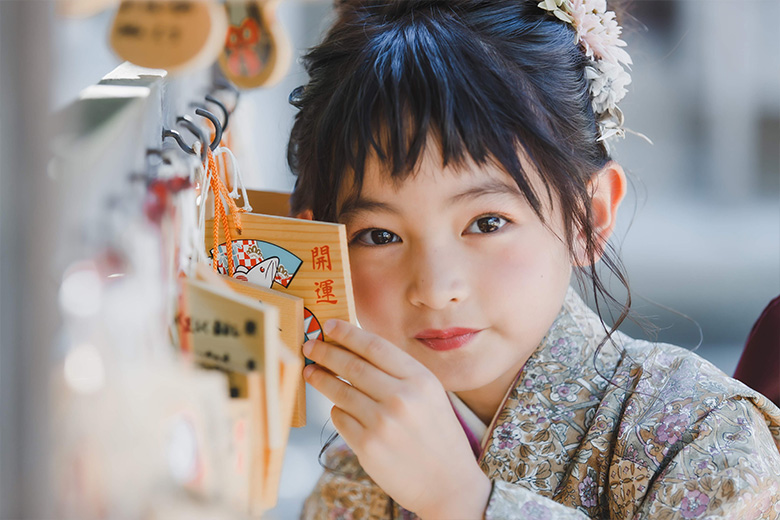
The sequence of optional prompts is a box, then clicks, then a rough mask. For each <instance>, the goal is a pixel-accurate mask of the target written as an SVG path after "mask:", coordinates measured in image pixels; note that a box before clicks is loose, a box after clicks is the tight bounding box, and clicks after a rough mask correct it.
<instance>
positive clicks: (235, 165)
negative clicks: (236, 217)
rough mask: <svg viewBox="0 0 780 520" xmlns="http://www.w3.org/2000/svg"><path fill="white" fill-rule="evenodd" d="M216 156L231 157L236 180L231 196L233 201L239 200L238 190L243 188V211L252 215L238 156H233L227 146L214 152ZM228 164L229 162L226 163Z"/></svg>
mask: <svg viewBox="0 0 780 520" xmlns="http://www.w3.org/2000/svg"><path fill="white" fill-rule="evenodd" d="M214 153H215V154H217V155H220V154H225V155H229V156H230V170H231V171H232V173H233V178H234V179H235V182H234V183H233V190H232V191H231V192H230V196H231V197H232V198H233V199H237V198H238V197H239V195H238V189H239V187H240V188H241V196H242V197H243V199H244V205H243V206H242V208H241V209H243V210H244V211H246V212H248V213H251V212H252V206H251V205H250V204H249V197H248V196H247V194H246V187H245V186H244V179H243V178H242V177H241V170H240V169H239V167H238V161H237V160H236V156H235V155H233V152H232V151H231V150H230V148H227V147H225V146H220V147H219V148H217V149H216V150H215V151H214ZM225 162H226V163H227V161H225Z"/></svg>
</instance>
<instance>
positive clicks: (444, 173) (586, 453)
mask: <svg viewBox="0 0 780 520" xmlns="http://www.w3.org/2000/svg"><path fill="white" fill-rule="evenodd" d="M619 35H620V27H619V26H618V25H617V22H616V19H615V16H614V13H612V12H608V11H607V10H606V6H605V5H604V0H543V1H542V2H541V3H537V0H491V1H485V0H479V1H478V0H458V1H456V0H448V1H444V0H439V1H436V0H397V1H390V0H377V1H369V0H365V1H357V0H354V1H352V0H345V1H343V2H341V3H340V5H339V6H338V8H337V19H336V21H335V23H334V25H333V27H332V28H331V30H330V32H329V33H328V34H327V36H326V38H325V40H324V42H323V43H322V44H321V45H319V46H318V47H316V48H315V49H313V50H312V51H311V52H310V53H309V54H308V55H307V57H306V65H307V69H308V72H309V74H310V78H311V79H310V81H309V83H308V85H306V86H305V87H304V88H302V89H300V90H297V91H296V92H295V93H294V94H295V95H294V96H292V99H291V101H292V102H293V103H294V104H295V105H296V106H297V107H299V108H300V112H299V113H298V115H297V117H296V121H295V125H294V127H293V130H292V135H291V138H290V147H289V152H288V155H289V160H290V164H291V166H292V168H293V170H294V171H295V172H296V174H297V175H298V181H297V185H296V190H295V193H294V194H293V199H292V203H293V210H294V212H296V213H298V214H300V215H302V216H305V217H308V218H312V217H313V218H316V219H320V220H329V221H334V222H342V223H344V224H345V225H346V228H347V235H348V240H349V248H350V250H349V253H350V263H351V267H352V281H353V286H354V291H355V299H356V305H357V310H358V319H359V321H360V323H361V325H362V329H361V328H357V327H354V326H352V325H350V324H348V323H345V322H338V321H332V322H328V323H326V324H325V325H324V329H325V331H326V333H327V334H328V337H329V339H330V340H331V341H332V342H330V343H328V342H323V341H310V342H308V343H306V344H305V345H304V352H305V354H306V355H307V356H308V357H309V358H311V359H312V360H314V361H315V362H316V365H311V366H309V367H307V368H306V369H305V371H304V376H305V378H306V380H307V381H308V382H309V383H311V385H313V386H314V387H315V388H316V389H317V390H319V391H320V392H322V393H323V394H324V395H325V396H326V397H328V398H329V399H330V400H331V401H332V402H333V403H334V405H335V406H334V407H333V409H332V412H331V417H332V420H333V424H334V426H335V427H336V429H337V430H338V432H339V434H340V436H341V437H342V438H343V441H344V442H345V443H346V444H341V445H335V446H331V447H330V448H329V449H328V451H327V453H326V464H325V466H326V471H325V473H324V474H323V476H322V478H321V479H320V481H319V483H318V485H317V487H316V489H315V490H314V492H313V493H312V495H311V496H310V498H309V499H308V500H307V502H306V504H305V507H304V513H303V516H304V518H353V519H357V518H376V519H380V518H381V519H384V518H414V517H415V515H416V516H417V517H420V518H423V519H437V518H438V519H447V520H452V519H476V518H483V517H484V518H533V519H535V518H561V519H563V518H614V519H625V518H686V519H687V518H699V517H701V518H704V517H706V518H776V517H778V516H779V515H780V505H779V504H780V452H778V445H780V410H778V409H777V408H776V407H774V406H773V405H772V404H771V403H769V402H768V401H767V400H766V399H765V398H764V397H763V396H762V395H760V394H758V393H756V392H754V391H752V390H750V389H749V388H747V387H746V386H744V385H742V384H740V383H738V382H736V381H734V380H732V379H730V378H728V377H726V376H725V375H724V374H723V373H722V372H720V371H719V370H717V369H716V368H715V367H713V366H712V365H711V364H709V363H707V362H706V361H704V360H702V359H700V358H699V357H697V356H696V355H694V354H692V353H690V352H688V351H685V350H682V349H679V348H676V347H673V346H670V345H661V344H651V343H648V342H644V341H636V340H632V339H630V338H628V337H626V336H625V335H623V334H621V333H619V332H617V331H616V330H615V327H616V326H617V325H618V324H619V323H620V321H622V319H623V318H624V317H625V314H626V313H627V311H628V306H629V305H630V299H629V301H628V303H627V304H626V306H625V311H624V312H623V314H622V315H621V316H620V318H619V319H618V320H617V323H616V325H615V327H613V328H608V327H606V326H605V325H604V324H603V322H602V321H601V319H600V317H599V315H598V314H597V313H594V312H593V311H591V310H590V309H588V308H587V307H586V306H585V304H584V303H583V302H582V300H581V299H580V297H579V296H578V295H577V294H576V293H575V292H574V291H573V290H572V289H570V288H569V283H570V277H571V275H572V273H575V274H576V275H577V277H578V278H579V280H580V281H581V284H582V285H583V286H584V285H585V283H583V282H585V280H587V286H589V287H590V289H592V290H593V291H594V292H595V293H596V294H597V295H601V296H602V299H603V297H604V296H606V297H607V298H609V295H608V294H607V293H606V291H604V289H603V285H602V283H601V280H600V279H599V277H598V275H597V273H596V272H595V270H594V268H593V266H594V264H595V263H596V262H597V261H599V260H600V261H602V262H603V263H604V264H605V265H606V267H607V268H609V269H610V270H611V271H612V272H613V273H614V274H615V275H617V277H618V279H619V280H622V281H625V278H624V277H623V275H622V271H621V269H620V264H619V263H618V261H617V260H616V259H615V257H614V255H613V254H612V251H611V250H610V248H609V246H608V244H607V239H608V238H609V236H610V233H611V232H612V229H613V227H614V225H615V218H616V214H617V209H618V206H619V204H620V201H621V199H622V198H623V195H624V192H625V185H626V181H625V176H624V173H623V171H622V169H621V167H620V165H619V164H617V163H615V162H614V161H612V160H611V159H610V156H609V150H608V149H607V147H606V144H605V142H606V139H608V138H610V137H614V136H620V135H623V133H624V131H625V130H624V128H623V125H622V123H623V121H622V115H621V112H620V110H619V109H618V107H617V102H618V101H619V100H620V98H622V97H623V94H624V93H625V89H624V87H625V85H626V84H627V83H628V82H629V81H630V78H629V77H628V74H627V72H626V67H627V65H628V64H629V63H630V58H629V56H628V54H627V53H626V52H625V50H624V49H623V45H624V44H623V42H622V41H621V40H620V39H619ZM629 294H630V293H629ZM596 301H597V302H598V301H599V300H598V299H597V300H596ZM597 310H598V308H597Z"/></svg>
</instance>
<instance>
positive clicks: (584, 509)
mask: <svg viewBox="0 0 780 520" xmlns="http://www.w3.org/2000/svg"><path fill="white" fill-rule="evenodd" d="M604 336H605V331H604V327H603V325H602V323H601V321H600V320H599V318H598V316H597V315H596V314H595V313H594V312H593V311H591V310H590V309H589V308H588V307H587V306H586V305H585V303H584V302H583V301H582V300H581V299H580V297H579V296H578V295H577V294H576V293H575V292H574V291H573V290H569V294H568V295H567V297H566V300H565V302H564V305H563V309H562V310H561V313H560V314H559V315H558V317H557V318H556V320H555V322H554V323H553V325H552V327H551V328H550V331H549V332H548V334H547V335H546V336H545V338H544V340H543V341H542V343H541V345H540V346H539V348H538V349H537V350H536V351H535V352H534V354H533V355H532V356H531V358H530V359H529V360H528V361H527V363H526V365H525V367H524V368H523V370H522V371H521V372H520V374H519V375H518V377H517V380H516V382H515V384H514V385H512V387H511V388H510V389H509V391H508V393H507V396H506V398H505V399H504V402H503V404H502V406H501V407H500V408H499V411H498V413H497V414H496V416H495V417H494V418H493V421H492V423H491V424H490V425H489V426H488V427H487V430H486V433H485V435H484V437H483V438H482V442H481V445H477V446H475V448H476V451H477V452H478V461H479V465H480V467H481V468H482V471H483V472H484V473H485V474H486V475H487V476H488V477H489V478H490V480H491V481H492V483H493V488H492V492H491V495H490V498H489V501H488V504H487V509H486V511H485V518H486V519H535V520H544V519H587V518H610V519H620V520H623V519H629V518H642V519H644V518H651V519H658V520H665V519H690V518H708V519H712V518H722V519H758V518H766V519H777V518H780V410H779V409H778V408H777V407H776V406H774V405H773V404H772V403H770V402H769V401H768V400H767V399H766V398H765V397H764V396H762V395H761V394H759V393H757V392H755V391H753V390H751V389H750V388H748V387H747V386H745V385H743V384H742V383H740V382H738V381H736V380H734V379H731V378H729V377H728V376H726V375H725V374H724V373H723V372H721V371H720V370H718V369H717V368H715V367H714V366H713V365H712V364H710V363H709V362H707V361H705V360H703V359H701V358H700V357H698V356H696V355H695V354H693V353H691V352H689V351H687V350H684V349H681V348H678V347H674V346H671V345H665V344H655V343H649V342H646V341H638V340H633V339H631V338H628V337H627V336H625V335H623V334H620V333H616V334H614V335H613V341H612V342H607V343H606V344H605V345H604V346H603V347H602V348H601V349H600V351H599V352H598V353H597V349H598V346H599V344H600V343H601V341H602V340H603V338H604ZM594 359H595V362H594ZM456 410H457V407H456ZM460 415H461V414H459V416H460ZM459 418H460V417H459ZM461 422H462V423H464V424H465V422H464V421H463V420H462V419H461ZM469 433H470V432H469V431H468V428H467V435H468V434H469ZM472 438H473V437H472ZM325 465H326V467H328V468H330V469H329V470H326V471H325V473H324V474H323V475H322V477H321V478H320V480H319V482H318V484H317V486H316V488H315V490H314V491H313V493H312V494H311V496H310V497H309V498H308V500H307V501H306V504H305V505H304V510H303V514H302V518H304V519H353V520H357V519H362V518H370V519H390V518H402V519H413V518H416V516H415V515H414V514H412V513H410V512H408V511H405V510H403V509H402V508H401V507H400V506H399V505H397V504H396V503H395V502H394V501H393V500H392V499H391V498H390V497H388V495H387V494H385V493H384V492H383V491H382V490H381V489H380V488H379V487H378V486H377V485H376V484H375V483H374V482H373V481H372V480H371V479H370V477H368V476H367V475H366V474H365V472H363V471H362V469H361V468H360V465H359V463H358V461H357V458H356V457H355V455H354V454H353V453H352V452H351V451H350V450H349V448H348V447H346V446H345V445H343V444H341V445H338V446H335V447H332V448H330V449H329V450H328V452H327V453H326V459H325ZM409 470H410V471H414V468H410V469H409ZM453 520H455V519H453Z"/></svg>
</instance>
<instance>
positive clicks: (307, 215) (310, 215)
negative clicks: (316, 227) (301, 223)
mask: <svg viewBox="0 0 780 520" xmlns="http://www.w3.org/2000/svg"><path fill="white" fill-rule="evenodd" d="M293 218H300V219H303V220H314V212H313V211H312V210H310V209H305V210H303V211H301V212H300V213H296V214H295V215H293Z"/></svg>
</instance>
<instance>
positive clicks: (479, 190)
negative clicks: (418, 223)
mask: <svg viewBox="0 0 780 520" xmlns="http://www.w3.org/2000/svg"><path fill="white" fill-rule="evenodd" d="M485 195H512V196H515V197H522V193H520V189H519V188H518V187H517V185H514V184H513V185H510V184H507V183H505V182H502V181H499V180H497V179H491V180H490V181H488V182H485V183H482V184H479V185H477V186H473V187H471V188H469V189H467V190H465V191H462V192H460V193H458V194H456V195H453V196H452V197H450V200H449V201H450V203H455V202H460V201H463V200H472V199H476V198H479V197H483V196H485Z"/></svg>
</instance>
